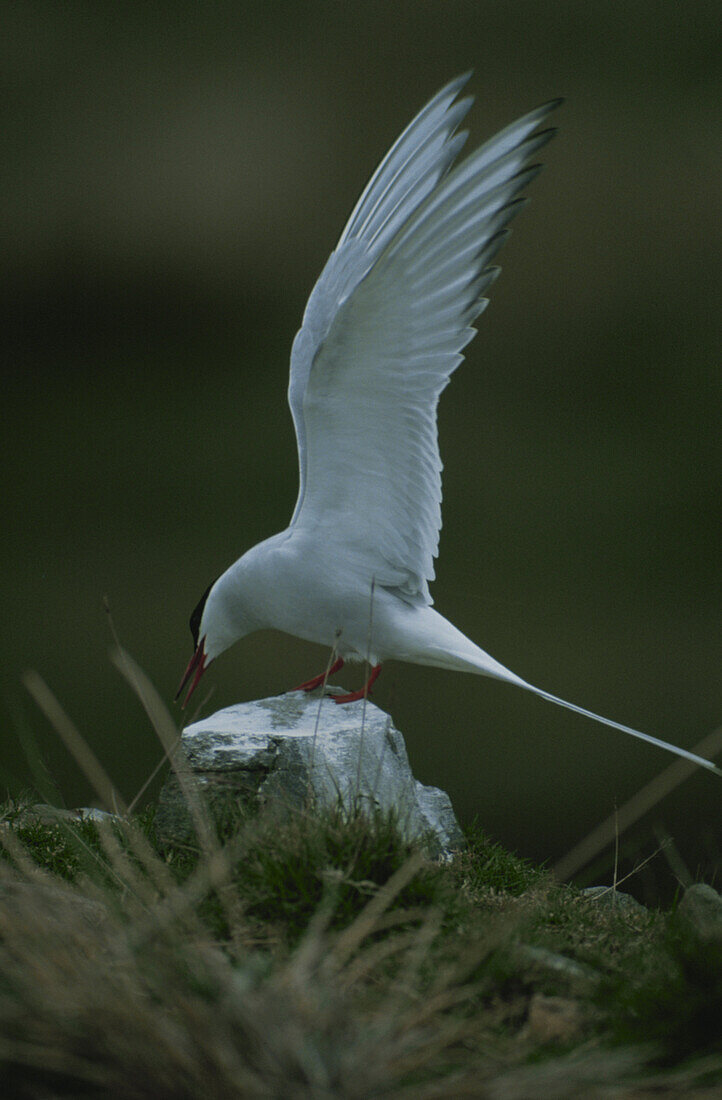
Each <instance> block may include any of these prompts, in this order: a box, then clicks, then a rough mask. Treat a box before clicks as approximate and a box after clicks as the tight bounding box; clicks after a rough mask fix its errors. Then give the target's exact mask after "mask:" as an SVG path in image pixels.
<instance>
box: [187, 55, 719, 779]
mask: <svg viewBox="0 0 722 1100" xmlns="http://www.w3.org/2000/svg"><path fill="white" fill-rule="evenodd" d="M469 76H470V74H465V75H464V76H461V77H458V78H457V79H456V80H453V81H451V83H450V84H447V85H446V87H445V88H442V90H441V91H440V92H439V93H438V94H437V95H435V96H434V98H433V99H431V100H430V102H429V103H427V104H426V106H425V107H424V108H423V109H422V110H421V111H420V112H419V114H418V115H417V116H416V118H414V120H413V121H412V122H411V123H410V125H409V126H407V128H406V129H405V130H404V132H403V133H402V134H401V136H400V137H399V138H398V140H397V141H396V142H395V144H394V145H393V146H392V147H391V149H390V151H389V152H388V153H387V154H386V156H385V157H384V159H383V160H382V161H381V163H380V165H379V166H378V168H377V169H376V171H375V172H374V174H373V176H372V177H371V180H370V182H369V183H368V185H367V186H366V189H365V190H364V192H363V194H362V195H361V198H360V199H359V201H358V202H357V204H356V206H355V208H354V210H353V212H352V214H351V217H350V218H349V221H348V223H347V225H346V228H345V229H344V231H343V233H342V234H341V239H340V240H339V242H338V244H337V246H336V249H335V251H334V252H333V253H332V254H331V256H330V258H329V260H328V262H327V264H326V266H325V267H324V269H323V272H322V273H321V277H320V279H319V280H318V282H317V283H316V286H315V287H314V289H313V292H312V294H311V297H310V298H309V300H308V304H307V306H306V311H305V313H304V317H303V324H302V327H301V329H300V331H299V332H298V334H297V336H296V338H295V340H294V343H293V349H292V352H291V373H290V384H289V389H288V400H289V404H290V406H291V413H292V415H293V422H294V426H295V429H296V439H297V443H298V462H299V474H300V487H299V492H298V500H297V501H296V507H295V509H294V511H293V516H292V517H291V522H290V524H289V526H288V527H287V528H286V529H285V531H281V532H280V533H279V534H277V535H274V536H273V537H272V538H269V539H266V540H265V541H264V542H261V543H259V544H258V545H257V546H254V547H253V549H251V550H249V551H248V552H247V553H245V554H244V555H243V556H242V557H241V558H239V559H238V561H236V562H235V563H234V564H233V565H231V566H230V568H229V569H227V570H226V572H225V573H223V575H222V576H221V577H219V579H218V580H216V581H215V583H214V584H212V585H211V586H210V587H209V588H208V590H207V591H206V592H205V594H204V596H203V597H202V599H201V600H200V602H199V604H198V606H197V607H196V608H195V610H194V612H193V615H192V616H191V620H190V625H191V631H192V633H193V641H194V646H195V651H194V654H193V657H192V658H191V660H190V662H189V664H188V667H187V669H186V672H185V675H184V677H183V680H182V683H181V686H180V688H179V691H178V695H180V693H181V692H182V691H183V689H184V687H185V686H186V684H188V682H189V681H190V689H189V691H188V695H187V697H186V700H185V703H186V704H187V702H188V699H189V698H190V696H191V694H192V693H193V691H194V690H195V688H196V687H197V685H198V683H199V681H200V678H201V676H202V675H203V672H204V671H205V670H206V669H207V668H208V665H209V664H210V662H211V661H213V660H214V659H215V658H216V657H217V656H218V655H219V654H220V653H222V652H223V651H224V650H225V649H227V648H228V647H229V646H231V645H232V644H233V643H234V642H236V641H237V640H238V639H239V638H242V637H244V636H245V635H247V634H250V633H252V632H253V631H255V630H260V629H264V628H269V627H271V628H275V629H276V630H281V631H284V632H285V633H287V634H292V635H295V636H296V637H298V638H303V639H306V640H307V641H310V642H317V643H320V644H321V645H324V646H327V647H329V649H330V651H331V653H332V659H333V658H335V660H334V663H333V664H332V665H331V662H329V664H330V665H331V667H330V668H329V669H328V670H327V671H326V672H325V673H324V674H322V675H320V676H316V677H314V678H313V679H312V680H309V681H307V682H306V683H305V684H302V685H301V687H302V688H304V689H305V690H309V691H310V690H312V689H313V688H315V687H319V686H321V685H325V683H326V680H327V677H328V675H329V674H330V673H332V672H335V671H336V670H337V669H338V668H340V667H341V665H342V664H343V663H344V661H366V662H368V663H369V665H370V666H371V675H370V677H369V680H368V683H367V684H366V685H365V687H364V688H362V689H361V690H360V691H355V692H351V693H349V694H346V695H335V696H333V698H334V700H335V702H337V703H346V702H351V701H353V700H356V699H360V698H362V697H364V695H366V694H367V693H368V692H369V691H370V690H371V686H372V685H373V683H374V681H375V679H376V677H377V676H378V674H379V671H380V668H381V664H382V662H384V661H387V660H391V659H394V660H401V661H410V662H412V663H414V664H420V665H432V666H434V667H438V668H447V669H456V670H458V671H460V672H475V673H478V674H480V675H482V676H490V677H493V678H494V679H497V680H503V681H505V682H507V683H510V684H516V685H517V686H518V687H521V688H526V689H527V690H528V691H532V692H535V693H536V694H537V695H540V696H541V697H542V698H543V699H548V700H550V701H551V702H553V703H558V704H559V705H560V706H563V707H567V708H569V709H570V710H573V711H576V712H577V713H578V714H583V715H586V716H587V717H588V718H593V719H595V720H596V721H598V722H602V723H604V724H605V725H607V726H612V727H613V728H614V729H617V730H621V731H622V732H624V733H629V734H631V735H632V736H634V737H638V738H641V739H642V740H644V741H648V742H650V743H651V744H653V745H657V746H658V747H659V748H663V749H668V750H669V751H670V752H674V753H676V754H677V755H678V756H682V757H685V758H686V759H687V760H691V761H694V763H696V764H699V765H701V766H702V767H705V768H709V769H711V770H712V771H716V772H717V774H719V775H722V771H720V770H719V769H717V768H716V767H715V766H714V764H712V763H711V762H710V761H708V760H704V759H702V758H701V757H699V756H696V755H695V754H694V753H691V752H687V751H686V750H685V749H680V748H676V747H675V746H674V745H670V744H668V743H667V742H665V741H660V740H658V739H657V738H656V737H651V736H649V735H648V734H645V733H641V732H640V731H638V730H634V729H630V728H629V727H628V726H624V725H621V724H619V723H618V722H613V721H610V720H609V719H607V718H603V717H602V716H601V715H598V714H593V713H592V712H591V711H587V710H584V709H583V708H582V707H578V706H575V705H574V704H573V703H568V702H566V701H565V700H563V699H558V698H557V697H556V696H554V695H551V694H549V692H547V691H543V690H541V689H540V688H537V687H534V686H533V685H532V684H528V683H527V682H526V681H524V680H522V679H521V678H520V677H519V676H517V675H516V674H515V673H513V672H510V671H509V669H507V668H504V666H503V665H501V664H499V662H498V661H495V660H494V658H493V657H491V656H490V655H489V654H488V653H485V652H484V650H482V649H480V648H479V647H478V646H477V645H475V644H474V643H473V642H472V641H470V639H469V638H467V637H465V636H464V635H463V634H462V633H461V632H460V631H459V630H457V629H456V627H454V626H453V625H452V624H451V623H450V622H449V621H448V620H447V619H445V618H443V617H442V616H441V615H440V614H439V613H438V612H437V611H434V610H433V608H432V606H431V604H432V599H431V596H430V594H429V581H431V580H433V578H434V564H433V563H434V558H435V557H436V556H437V553H438V544H439V531H440V529H441V469H442V464H441V459H440V457H439V447H438V438H437V426H436V408H437V404H438V400H439V395H440V394H441V391H442V390H443V389H444V387H445V386H446V385H447V383H448V381H449V379H450V377H451V374H452V372H453V371H454V370H455V369H456V367H458V366H459V364H460V363H461V361H462V359H463V356H462V354H461V352H462V348H464V347H465V345H466V344H468V343H469V341H470V340H471V339H472V338H473V337H474V335H475V330H474V328H472V327H471V326H472V323H473V322H474V320H475V319H476V317H478V315H479V314H480V313H481V312H482V310H483V309H484V307H485V306H486V305H487V299H486V298H485V297H484V296H483V295H484V292H485V291H486V289H487V288H488V287H489V286H490V284H491V283H492V282H493V281H494V279H495V278H496V276H497V275H498V272H499V269H498V268H496V267H492V266H490V261H491V260H492V258H493V257H494V256H495V254H496V253H497V252H498V250H499V248H500V247H501V245H502V244H503V242H504V240H505V238H506V236H507V235H508V230H507V229H506V228H505V227H506V225H507V223H508V222H509V221H511V219H512V218H513V217H514V215H515V214H516V213H517V212H518V211H519V210H520V209H521V207H522V205H523V204H524V202H525V200H524V199H521V198H519V197H518V196H519V193H520V192H521V191H522V190H523V189H524V188H525V187H526V185H527V184H528V183H530V182H531V180H533V179H534V178H535V176H536V175H537V174H538V172H539V170H540V167H539V166H538V165H535V164H532V163H530V162H531V159H532V157H533V156H534V155H535V154H536V152H537V151H538V150H539V149H540V148H541V147H542V146H543V145H545V144H546V143H547V142H548V141H549V139H550V138H551V137H552V136H553V134H554V132H555V131H554V130H550V129H546V130H541V131H539V130H538V129H537V127H538V126H539V124H540V123H541V122H543V121H544V120H545V119H546V118H547V116H548V115H549V113H550V112H551V111H552V110H553V109H554V108H555V107H556V106H558V104H559V102H560V100H554V101H552V102H550V103H547V104H545V105H544V106H542V107H539V108H538V109H537V110H535V111H532V112H531V113H530V114H528V115H525V116H524V117H523V118H520V119H519V120H518V121H517V122H514V123H513V124H512V125H511V126H508V127H507V128H506V129H505V130H502V131H501V133H499V134H497V135H496V137H493V138H492V139H491V140H490V141H488V142H486V144H485V145H482V146H481V148H479V149H477V150H476V151H475V152H474V153H472V154H471V155H470V156H469V157H468V158H467V159H465V160H463V161H462V162H461V163H460V164H458V165H457V166H456V167H453V168H452V165H453V162H454V160H455V159H456V157H457V154H458V153H459V151H460V150H461V147H462V146H463V144H464V142H465V140H466V137H467V133H466V132H465V131H461V132H457V127H458V126H459V123H460V122H461V120H462V119H463V118H464V116H465V115H466V113H467V111H468V110H469V107H470V106H471V103H472V99H471V97H467V98H463V99H458V98H457V96H458V95H459V92H460V91H461V89H462V88H463V87H464V85H465V84H466V82H467V80H468V78H469Z"/></svg>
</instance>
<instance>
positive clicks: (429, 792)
mask: <svg viewBox="0 0 722 1100" xmlns="http://www.w3.org/2000/svg"><path fill="white" fill-rule="evenodd" d="M181 745H182V748H183V750H184V752H185V754H186V758H187V760H188V764H189V766H190V770H191V772H192V774H193V775H194V776H196V777H197V779H198V780H200V783H201V788H202V789H203V790H204V792H205V794H206V796H207V798H208V801H209V803H210V807H211V812H212V813H213V814H214V816H215V817H216V818H221V819H222V818H223V816H225V815H226V814H227V813H228V811H232V810H233V809H237V808H238V807H239V806H253V805H261V806H264V807H269V808H270V807H273V808H274V809H276V810H280V811H281V812H283V811H284V810H285V811H288V810H291V811H294V810H295V811H298V810H303V809H308V808H311V809H314V810H316V811H318V810H322V809H325V808H332V807H335V806H338V805H339V804H341V805H342V806H343V807H344V808H345V809H346V810H348V811H354V810H357V809H361V810H363V809H367V810H369V811H371V812H374V811H376V810H380V811H382V812H393V813H394V814H395V815H396V818H397V821H398V824H399V828H400V830H401V833H402V835H403V836H404V837H405V838H406V839H407V840H422V841H423V843H424V846H425V848H426V851H427V853H428V854H429V855H430V856H432V857H433V858H437V859H439V858H441V859H447V858H449V857H450V855H451V853H452V852H453V851H454V850H457V849H459V848H462V847H463V846H464V837H463V834H462V832H461V829H460V828H459V824H458V822H457V820H456V817H455V815H454V811H453V808H452V806H451V801H450V799H449V796H448V795H447V794H446V793H445V792H444V791H441V790H439V789H438V788H436V787H425V786H424V785H423V784H422V783H420V782H419V781H418V780H417V779H415V778H414V776H413V774H412V772H411V768H410V766H409V759H408V756H407V754H406V745H405V743H404V739H403V737H402V735H401V733H400V732H399V731H398V730H397V729H396V727H395V726H394V724H393V722H392V720H391V717H390V716H389V715H388V714H386V713H385V712H384V711H383V710H381V709H380V708H379V707H377V706H375V705H374V704H373V703H371V702H370V701H369V700H366V701H365V702H364V701H363V700H359V701H358V702H356V703H349V704H346V705H344V706H342V707H340V706H337V704H336V703H334V701H333V699H331V698H328V697H327V696H319V695H317V694H306V693H305V692H302V691H293V692H289V693H287V694H286V695H279V696H271V697H270V698H268V699H258V700H254V701H253V702H249V703H237V704H236V705H235V706H231V707H226V708H225V709H224V710H220V711H217V712H216V713H215V714H212V715H210V716H209V717H208V718H203V719H201V720H200V721H199V722H194V723H193V725H191V726H188V727H187V728H186V729H185V730H184V731H183V735H182V738H181ZM155 826H156V830H157V832H158V835H159V836H160V838H161V839H162V840H164V841H166V842H176V843H179V842H180V843H183V842H186V841H188V840H189V839H191V838H192V837H193V829H192V825H191V820H190V816H189V813H188V810H187V807H186V804H185V800H184V798H183V795H182V793H181V790H180V786H179V784H178V781H177V779H176V777H175V775H174V774H173V773H171V775H170V776H169V778H168V779H167V781H166V783H165V785H164V787H163V790H162V791H161V795H160V800H159V804H158V811H157V813H156V818H155Z"/></svg>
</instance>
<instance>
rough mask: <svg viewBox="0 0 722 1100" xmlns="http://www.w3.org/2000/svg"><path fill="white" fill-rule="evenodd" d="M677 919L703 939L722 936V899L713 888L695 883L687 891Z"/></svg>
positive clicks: (678, 910)
mask: <svg viewBox="0 0 722 1100" xmlns="http://www.w3.org/2000/svg"><path fill="white" fill-rule="evenodd" d="M677 918H678V920H681V921H682V922H684V923H685V924H687V925H688V927H690V928H691V929H692V931H694V932H695V933H696V934H697V935H699V936H703V937H709V936H715V937H717V936H720V935H721V934H722V898H721V897H720V895H719V894H718V893H717V891H716V890H714V889H713V888H712V887H711V886H707V885H705V883H703V882H695V883H694V885H692V886H689V887H688V888H687V890H685V893H684V897H683V898H682V900H681V901H680V903H679V906H678V907H677Z"/></svg>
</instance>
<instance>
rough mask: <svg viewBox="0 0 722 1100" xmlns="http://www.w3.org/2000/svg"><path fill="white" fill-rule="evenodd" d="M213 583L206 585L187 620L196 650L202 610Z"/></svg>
mask: <svg viewBox="0 0 722 1100" xmlns="http://www.w3.org/2000/svg"><path fill="white" fill-rule="evenodd" d="M215 583H216V582H215V581H213V582H212V583H211V584H209V585H208V587H207V588H206V590H205V592H204V593H203V595H202V596H201V598H200V599H199V601H198V603H197V604H196V606H195V607H194V608H193V614H192V615H191V617H190V620H189V624H188V625H189V626H190V628H191V634H192V635H193V645H194V646H195V648H196V649H197V648H198V633H199V631H200V628H201V619H202V617H203V608H204V607H205V606H206V600H207V599H208V593H209V592H210V590H211V588H213V585H214V584H215Z"/></svg>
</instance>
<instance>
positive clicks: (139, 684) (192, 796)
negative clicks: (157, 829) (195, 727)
mask: <svg viewBox="0 0 722 1100" xmlns="http://www.w3.org/2000/svg"><path fill="white" fill-rule="evenodd" d="M111 660H112V662H113V664H114V665H115V667H116V668H117V669H118V671H119V672H120V673H121V675H122V676H123V677H124V678H125V679H126V680H127V682H128V683H129V684H130V686H131V688H132V689H133V691H134V692H135V694H136V695H137V697H138V699H139V700H140V703H141V705H142V707H143V709H144V710H145V712H146V714H147V715H148V718H149V720H150V723H151V725H152V726H153V729H154V730H155V732H156V734H157V735H158V739H159V740H160V743H161V745H162V746H163V749H164V750H165V753H166V756H167V757H168V760H169V761H170V764H171V767H172V768H173V771H174V772H175V774H176V776H177V778H178V783H179V784H180V788H181V790H182V792H183V797H184V798H185V800H186V804H187V806H188V810H189V813H190V815H191V819H192V821H193V825H194V827H195V830H196V834H197V836H198V839H199V841H200V843H201V846H202V848H203V849H204V851H205V852H206V854H207V855H208V856H211V855H212V854H214V853H215V852H216V851H217V850H218V841H217V839H216V835H215V831H214V829H213V825H212V822H211V818H210V815H209V813H208V808H207V806H206V804H205V802H204V800H203V798H202V797H201V794H200V792H199V790H198V785H197V783H195V782H194V780H193V775H192V773H191V770H190V768H189V767H188V764H187V762H186V759H185V756H184V754H183V752H182V749H181V747H180V733H179V731H178V729H177V727H176V724H175V722H174V721H173V718H172V717H171V715H170V713H169V711H168V708H167V707H166V705H165V703H164V702H163V700H162V699H161V697H160V695H159V694H158V692H157V691H156V689H155V687H154V686H153V684H152V683H151V681H150V680H149V679H148V677H147V676H146V674H145V673H144V672H143V670H142V669H141V667H140V666H139V665H138V664H137V663H136V662H135V661H134V660H133V658H132V657H131V656H130V654H129V653H128V652H127V651H126V650H125V649H123V648H122V647H121V646H118V647H117V649H115V650H114V651H113V652H112V653H111Z"/></svg>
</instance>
